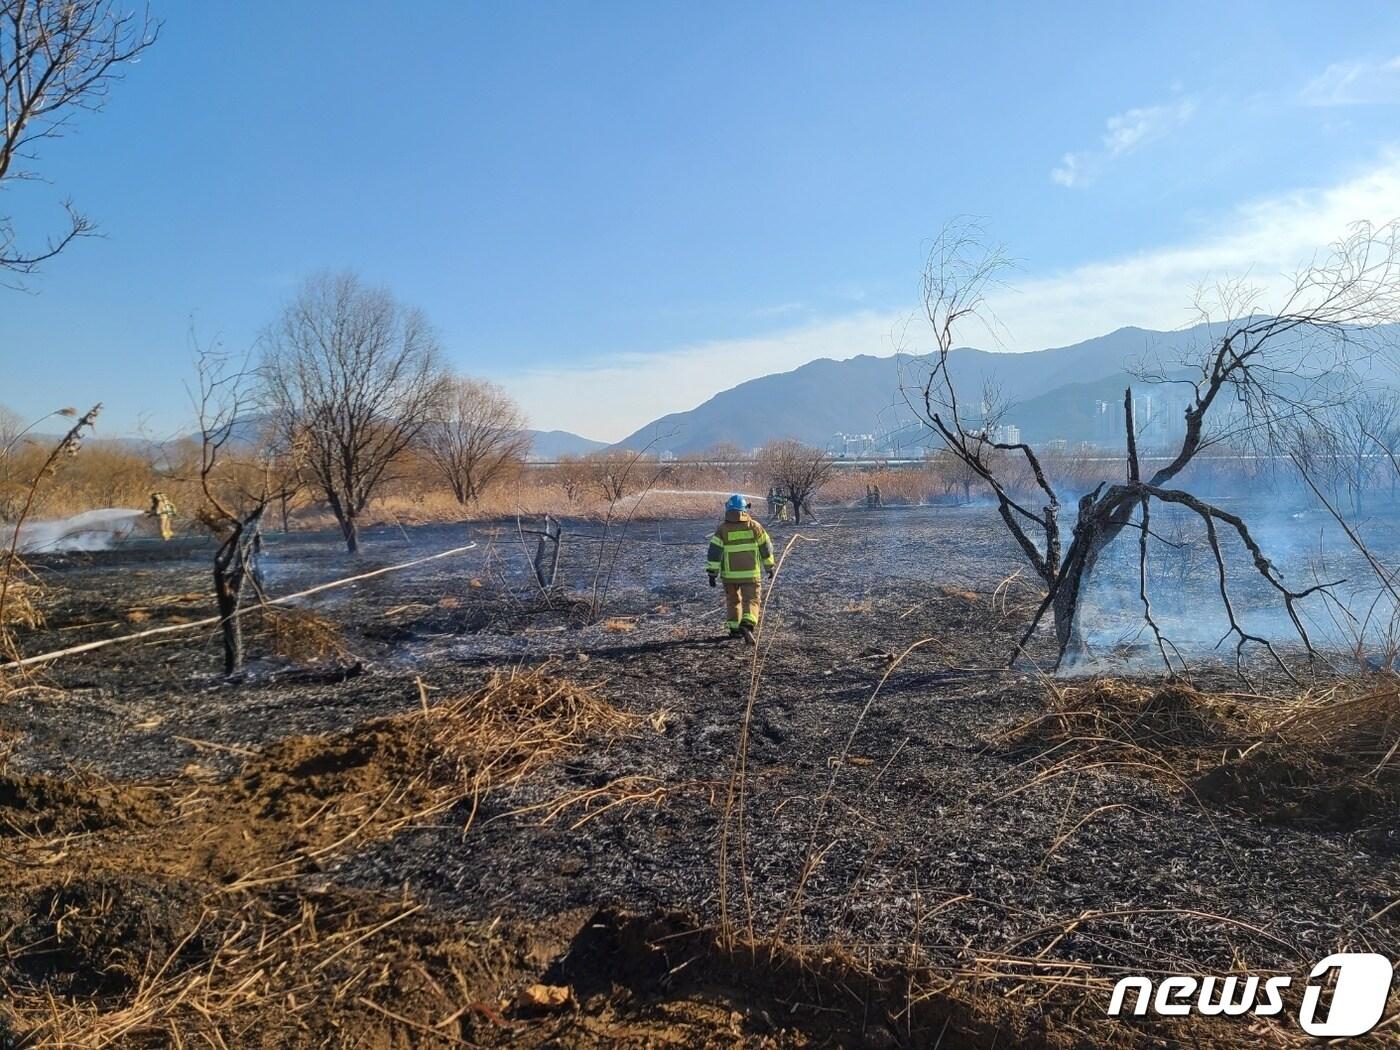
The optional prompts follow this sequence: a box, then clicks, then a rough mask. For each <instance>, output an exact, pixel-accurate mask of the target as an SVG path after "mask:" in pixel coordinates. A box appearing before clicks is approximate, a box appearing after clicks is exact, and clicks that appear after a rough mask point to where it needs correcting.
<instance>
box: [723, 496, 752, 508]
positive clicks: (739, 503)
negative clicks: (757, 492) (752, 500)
mask: <svg viewBox="0 0 1400 1050" xmlns="http://www.w3.org/2000/svg"><path fill="white" fill-rule="evenodd" d="M748 507H749V501H748V500H746V499H744V497H743V496H740V495H738V494H737V493H736V494H735V495H733V496H730V497H729V498H728V499H727V500H725V501H724V509H725V510H747V509H748Z"/></svg>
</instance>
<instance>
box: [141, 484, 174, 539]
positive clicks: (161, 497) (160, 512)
mask: <svg viewBox="0 0 1400 1050" xmlns="http://www.w3.org/2000/svg"><path fill="white" fill-rule="evenodd" d="M146 513H147V514H149V515H150V516H151V517H153V518H158V519H160V538H161V539H163V540H168V539H170V537H172V536H174V535H175V529H174V526H172V525H171V522H172V521H173V520H174V518H175V504H174V503H172V502H170V497H169V496H167V495H166V494H165V493H164V492H152V493H151V509H150V510H148V511H147V512H146Z"/></svg>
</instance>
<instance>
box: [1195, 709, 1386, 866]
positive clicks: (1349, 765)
mask: <svg viewBox="0 0 1400 1050" xmlns="http://www.w3.org/2000/svg"><path fill="white" fill-rule="evenodd" d="M1195 790H1196V794H1197V795H1198V796H1199V797H1200V798H1202V799H1204V800H1207V801H1210V802H1213V803H1215V804H1217V805H1222V806H1225V807H1227V808H1231V809H1238V810H1244V811H1247V812H1249V813H1252V814H1254V815H1255V816H1258V817H1262V818H1263V819H1265V820H1269V821H1272V822H1275V823H1286V824H1297V825H1301V826H1305V827H1313V828H1317V829H1319V830H1330V831H1360V832H1362V833H1363V834H1364V836H1365V838H1366V840H1367V841H1368V842H1369V843H1370V844H1371V845H1372V846H1373V847H1375V848H1379V849H1384V850H1386V851H1389V852H1400V689H1397V688H1395V687H1394V686H1393V685H1391V686H1388V687H1385V688H1381V689H1377V690H1373V691H1370V692H1367V693H1365V694H1364V695H1361V696H1358V697H1354V698H1351V699H1342V700H1337V699H1327V700H1324V701H1320V702H1312V703H1309V704H1307V705H1305V706H1304V708H1303V710H1301V711H1299V712H1296V713H1294V714H1292V715H1291V716H1289V717H1288V718H1286V719H1285V720H1283V721H1282V722H1281V723H1280V724H1278V725H1277V726H1276V727H1275V728H1274V729H1273V731H1272V732H1271V733H1270V734H1269V735H1268V736H1267V737H1265V738H1263V739H1262V740H1260V741H1259V742H1258V743H1257V744H1255V745H1254V746H1252V747H1249V748H1247V749H1245V750H1244V751H1243V752H1242V753H1241V754H1240V756H1239V757H1238V758H1235V759H1234V760H1232V761H1228V762H1225V763H1224V764H1222V765H1220V766H1218V767H1217V768H1215V769H1213V770H1211V771H1210V772H1208V773H1206V774H1205V775H1204V776H1202V777H1201V778H1200V779H1199V780H1197V782H1196V784H1195Z"/></svg>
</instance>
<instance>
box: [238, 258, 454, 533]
mask: <svg viewBox="0 0 1400 1050" xmlns="http://www.w3.org/2000/svg"><path fill="white" fill-rule="evenodd" d="M438 358H439V349H438V343H437V339H436V337H435V336H434V335H433V332H432V329H431V328H430V327H429V326H428V322H427V320H426V319H425V318H424V316H423V314H422V313H420V312H419V311H418V310H414V309H411V308H409V307H406V306H404V305H403V304H401V303H399V302H398V301H397V300H396V299H394V297H393V296H392V295H390V294H389V293H388V292H387V291H383V290H381V289H375V288H368V287H366V286H365V285H363V284H362V283H361V282H360V280H359V278H357V277H356V276H355V275H354V274H350V273H342V274H337V275H322V276H319V277H314V278H312V279H311V280H309V281H307V282H306V284H305V285H303V287H302V290H301V292H300V293H299V294H298V295H297V297H296V298H295V299H294V300H292V302H291V303H289V304H288V305H287V307H286V309H285V310H284V311H283V313H282V316H281V318H280V319H279V320H278V321H277V322H276V323H275V324H274V325H273V326H272V327H271V328H270V329H269V330H268V331H267V332H266V333H265V334H264V336H263V358H262V367H261V375H262V397H263V401H264V404H265V409H266V411H268V412H269V413H270V414H271V415H272V417H273V418H274V420H275V421H276V424H277V426H278V428H279V429H280V431H281V432H282V435H283V437H284V440H285V441H286V442H287V443H288V445H290V444H291V443H293V442H301V444H302V447H304V448H305V450H306V456H305V461H304V464H303V472H304V474H305V476H306V477H307V478H308V479H309V480H310V481H311V482H312V483H313V484H314V485H315V487H316V488H317V489H318V490H319V491H320V493H321V494H322V495H323V496H324V497H325V500H326V503H327V504H328V505H329V506H330V509H331V513H332V514H334V515H335V520H336V521H337V522H338V523H339V525H340V530H341V534H342V535H343V536H344V537H345V549H346V550H347V551H349V552H350V553H351V554H354V553H355V552H356V551H358V550H359V546H360V538H359V520H360V516H361V514H362V513H363V512H364V509H365V507H366V505H367V504H368V503H369V500H370V497H371V496H373V495H374V493H375V491H376V490H377V489H378V488H379V486H380V485H381V484H383V483H384V482H385V481H388V480H390V479H391V478H392V476H393V471H394V470H395V468H396V467H397V466H398V465H399V464H400V463H401V462H402V459H403V454H404V453H405V452H406V451H407V450H408V449H409V448H410V446H412V445H413V444H414V443H415V442H416V441H417V440H418V439H419V437H420V436H421V435H422V434H423V432H424V430H425V429H426V428H427V427H428V426H429V425H430V424H431V422H432V421H433V419H434V418H436V416H437V414H438V413H439V407H440V404H441V401H442V395H443V391H444V375H443V371H442V369H441V367H440V365H439V362H438Z"/></svg>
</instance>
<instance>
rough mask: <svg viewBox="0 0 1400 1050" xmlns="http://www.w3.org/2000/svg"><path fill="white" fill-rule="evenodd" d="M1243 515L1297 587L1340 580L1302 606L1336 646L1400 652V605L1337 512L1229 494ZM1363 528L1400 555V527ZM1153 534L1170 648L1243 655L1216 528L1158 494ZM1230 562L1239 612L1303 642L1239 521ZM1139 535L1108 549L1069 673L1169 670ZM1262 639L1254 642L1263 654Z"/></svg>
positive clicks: (1389, 655) (1273, 638)
mask: <svg viewBox="0 0 1400 1050" xmlns="http://www.w3.org/2000/svg"><path fill="white" fill-rule="evenodd" d="M1213 502H1217V503H1218V504H1220V505H1223V506H1229V507H1230V508H1231V509H1232V510H1234V511H1236V512H1237V513H1239V514H1240V516H1241V517H1242V518H1243V519H1244V520H1245V521H1246V523H1247V524H1248V526H1249V529H1250V532H1251V534H1252V535H1253V536H1254V538H1255V539H1256V540H1257V541H1258V543H1259V545H1260V547H1261V548H1262V550H1263V552H1264V554H1265V556H1266V557H1267V558H1268V559H1269V561H1270V563H1271V564H1272V566H1273V567H1274V570H1275V571H1276V572H1277V573H1278V575H1279V576H1280V577H1281V578H1282V579H1283V581H1284V582H1285V583H1286V584H1287V586H1289V587H1290V588H1292V589H1293V590H1297V591H1301V590H1305V589H1307V588H1309V587H1311V586H1313V585H1315V584H1320V583H1330V584H1334V585H1335V586H1333V587H1331V588H1330V589H1329V590H1328V591H1327V592H1326V593H1317V594H1313V595H1311V596H1309V597H1308V598H1305V599H1303V600H1302V602H1300V603H1299V605H1298V614H1299V619H1300V620H1301V621H1302V623H1303V626H1304V627H1305V628H1306V630H1307V632H1308V636H1309V638H1310V640H1311V641H1312V643H1313V645H1314V646H1316V647H1317V649H1318V650H1319V651H1321V652H1323V653H1324V654H1327V655H1331V656H1337V655H1346V656H1358V655H1361V656H1364V657H1365V658H1366V659H1367V660H1368V661H1370V662H1371V663H1372V664H1373V665H1374V666H1384V665H1387V664H1389V663H1390V662H1391V661H1392V660H1393V659H1394V658H1395V656H1396V654H1397V653H1400V608H1397V605H1396V602H1395V601H1394V599H1393V598H1392V597H1391V595H1390V593H1389V592H1388V590H1387V589H1386V588H1385V587H1384V585H1383V584H1382V583H1381V582H1380V581H1379V580H1378V579H1377V577H1376V574H1375V572H1374V570H1373V569H1372V568H1371V566H1370V565H1369V564H1368V563H1367V562H1366V560H1365V559H1364V558H1363V557H1362V556H1361V555H1360V554H1359V552H1357V551H1356V549H1355V547H1354V545H1353V544H1352V543H1351V542H1350V540H1349V539H1348V538H1347V537H1346V535H1345V534H1344V533H1343V532H1342V530H1341V529H1340V528H1339V527H1338V526H1337V525H1336V523H1335V522H1334V521H1332V519H1331V518H1330V516H1328V515H1326V514H1325V513H1323V512H1320V511H1316V510H1314V509H1311V508H1300V507H1298V506H1297V505H1293V506H1288V505H1286V504H1285V505H1283V506H1280V505H1279V501H1278V500H1277V498H1276V497H1275V498H1274V499H1269V498H1266V497H1265V496H1263V495H1262V494H1260V493H1256V494H1253V495H1251V496H1249V497H1237V498H1234V499H1232V498H1230V497H1227V496H1222V497H1217V498H1216V500H1215V501H1213ZM1369 525H1370V526H1371V527H1370V528H1369V529H1367V528H1366V527H1365V525H1360V524H1358V525H1357V526H1356V528H1357V529H1358V530H1360V531H1362V532H1368V533H1369V534H1368V535H1366V536H1365V540H1366V542H1367V544H1368V546H1369V547H1370V548H1371V550H1372V551H1373V553H1374V554H1375V555H1376V556H1377V558H1378V559H1379V561H1380V562H1381V564H1382V565H1388V566H1394V565H1395V564H1396V563H1397V562H1400V536H1397V534H1396V531H1395V529H1394V528H1393V527H1391V526H1390V524H1389V523H1388V522H1387V521H1385V520H1384V519H1382V520H1380V521H1373V522H1371V523H1369ZM1152 531H1153V537H1152V538H1151V540H1150V542H1149V554H1148V572H1147V592H1148V596H1149V598H1150V599H1151V603H1152V618H1153V620H1154V621H1155V622H1156V623H1157V625H1158V626H1159V627H1160V628H1161V631H1162V634H1163V635H1164V636H1165V637H1166V638H1167V639H1168V640H1169V641H1170V645H1169V646H1168V652H1169V653H1171V654H1172V655H1173V658H1174V660H1175V657H1176V656H1178V655H1179V656H1180V657H1182V658H1183V659H1184V660H1185V661H1186V662H1187V663H1194V662H1196V661H1199V660H1203V659H1209V658H1211V657H1217V658H1223V659H1226V660H1233V659H1234V654H1235V644H1236V642H1237V641H1238V637H1237V636H1236V635H1233V634H1232V633H1231V631H1230V622H1229V618H1228V616H1227V614H1226V610H1225V606H1224V603H1223V601H1222V599H1221V594H1220V580H1219V576H1218V568H1217V566H1216V562H1215V558H1214V555H1213V554H1212V553H1211V551H1210V547H1209V544H1208V543H1207V540H1206V537H1205V531H1204V528H1203V526H1201V524H1200V522H1199V519H1198V518H1196V516H1195V515H1194V514H1191V513H1188V512H1184V511H1182V510H1181V509H1180V508H1169V507H1164V506H1161V505H1154V507H1153V514H1152ZM1219 535H1220V546H1221V551H1222V554H1223V555H1224V560H1225V564H1226V568H1227V576H1226V588H1227V591H1228V593H1229V597H1230V602H1231V605H1232V607H1233V609H1234V613H1235V618H1236V620H1237V621H1238V623H1239V624H1240V626H1241V627H1242V628H1243V629H1244V630H1245V631H1246V632H1248V633H1249V634H1251V635H1255V636H1258V637H1261V638H1265V639H1267V640H1268V641H1269V642H1270V643H1271V644H1273V645H1275V646H1277V647H1278V648H1279V649H1280V651H1288V650H1292V651H1297V650H1299V649H1301V647H1302V641H1301V639H1300V638H1299V635H1298V631H1297V629H1296V627H1295V626H1294V624H1293V622H1292V620H1291V619H1290V618H1289V616H1288V613H1287V610H1286V608H1285V605H1284V602H1283V599H1282V596H1281V595H1280V594H1279V593H1278V591H1276V590H1275V589H1274V588H1272V587H1271V586H1269V585H1268V583H1267V582H1266V581H1265V580H1264V579H1263V577H1262V576H1261V575H1260V574H1259V573H1258V571H1257V570H1256V569H1255V567H1254V565H1253V563H1252V560H1251V558H1250V555H1249V553H1248V552H1247V551H1246V550H1245V548H1244V546H1243V544H1242V543H1241V542H1240V541H1239V539H1238V538H1237V537H1236V536H1235V535H1234V534H1233V532H1232V531H1231V530H1229V529H1225V528H1222V529H1221V530H1220V533H1219ZM1138 571H1139V568H1138V536H1137V534H1136V533H1135V532H1134V531H1128V532H1125V533H1123V534H1122V535H1121V536H1119V537H1118V539H1117V540H1116V541H1115V542H1114V543H1113V545H1112V546H1111V547H1110V548H1109V549H1108V550H1107V551H1105V552H1104V554H1103V556H1102V557H1101V559H1100V561H1099V564H1098V566H1097V567H1096V570H1095V572H1094V575H1093V577H1092V578H1091V579H1090V580H1089V581H1088V587H1087V589H1086V591H1085V593H1084V596H1083V599H1082V602H1081V606H1080V610H1079V626H1080V629H1081V631H1082V633H1083V637H1084V639H1085V641H1086V642H1087V643H1088V648H1089V653H1088V656H1087V658H1086V659H1083V660H1081V661H1079V662H1078V663H1076V664H1075V666H1073V667H1068V668H1065V669H1064V670H1066V671H1067V673H1069V674H1073V675H1083V674H1094V673H1109V672H1113V673H1123V672H1124V671H1125V670H1138V671H1146V672H1151V671H1160V670H1161V669H1162V657H1161V654H1160V652H1159V651H1158V649H1157V643H1156V640H1155V638H1154V636H1153V634H1152V631H1151V629H1150V628H1149V627H1148V626H1147V623H1146V621H1145V618H1144V609H1143V602H1142V598H1141V595H1140V593H1139V585H1140V581H1139V576H1138ZM1258 649H1259V647H1258V646H1257V645H1254V644H1250V645H1249V646H1247V647H1246V651H1247V652H1248V653H1250V655H1251V656H1255V655H1258Z"/></svg>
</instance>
